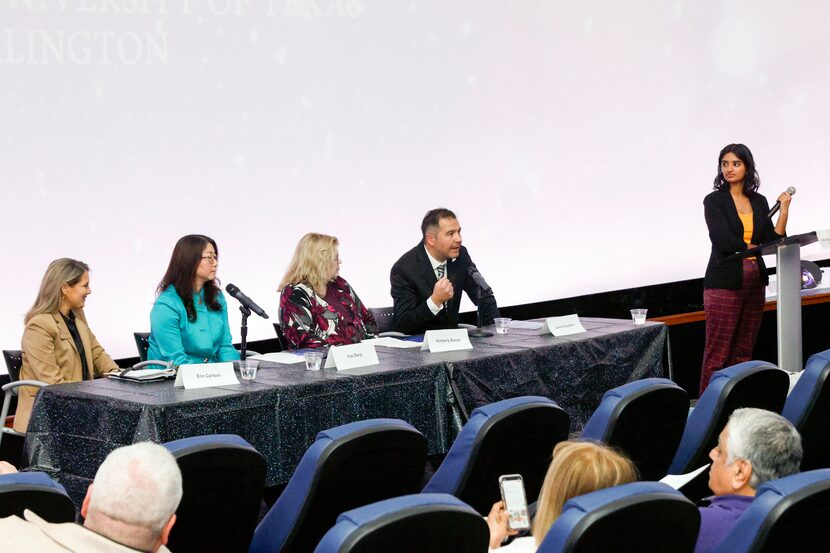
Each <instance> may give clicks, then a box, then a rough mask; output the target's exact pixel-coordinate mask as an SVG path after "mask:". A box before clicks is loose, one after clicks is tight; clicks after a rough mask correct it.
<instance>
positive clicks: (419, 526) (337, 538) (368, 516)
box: [314, 494, 490, 553]
mask: <svg viewBox="0 0 830 553" xmlns="http://www.w3.org/2000/svg"><path fill="white" fill-rule="evenodd" d="M489 539H490V532H489V530H488V528H487V523H486V522H485V521H484V519H483V518H482V517H481V515H479V514H478V512H477V511H475V510H474V509H473V508H472V507H470V506H469V505H467V504H465V503H464V502H463V501H461V500H460V499H458V498H456V497H453V496H451V495H447V494H416V495H406V496H403V497H396V498H394V499H387V500H385V501H379V502H377V503H372V504H370V505H366V506H364V507H359V508H357V509H353V510H351V511H348V512H345V513H343V514H341V515H340V516H339V517H337V523H336V524H335V525H334V526H333V527H332V528H331V530H329V531H328V532H327V533H326V535H325V536H323V539H322V540H320V543H319V545H318V546H317V549H315V550H314V553H375V552H377V551H392V552H394V553H423V552H426V551H428V552H429V553H484V552H486V551H487V545H488V542H489Z"/></svg>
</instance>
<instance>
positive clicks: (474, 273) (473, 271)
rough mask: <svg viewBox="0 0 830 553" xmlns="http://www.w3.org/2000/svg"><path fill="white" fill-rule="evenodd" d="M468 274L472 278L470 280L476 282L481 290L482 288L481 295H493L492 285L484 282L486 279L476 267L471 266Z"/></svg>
mask: <svg viewBox="0 0 830 553" xmlns="http://www.w3.org/2000/svg"><path fill="white" fill-rule="evenodd" d="M467 274H468V275H469V276H470V278H472V279H473V280H474V281H475V282H476V284H478V286H479V288H481V293H482V294H492V293H493V289H492V288H490V285H489V284H487V281H486V280H484V277H483V276H481V273H479V272H478V269H477V268H476V266H475V265H471V266H470V267H469V268H468V269H467Z"/></svg>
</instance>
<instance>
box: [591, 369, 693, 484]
mask: <svg viewBox="0 0 830 553" xmlns="http://www.w3.org/2000/svg"><path fill="white" fill-rule="evenodd" d="M688 415H689V394H687V393H686V390H684V389H683V388H681V387H680V386H678V385H677V384H675V383H674V382H672V381H671V380H668V379H665V378H644V379H642V380H637V381H634V382H629V383H628V384H624V385H622V386H618V387H617V388H614V389H612V390H609V391H607V392H606V393H605V395H604V396H603V398H602V402H601V403H600V405H599V407H597V409H596V411H594V414H593V415H591V418H590V419H589V420H588V423H587V424H586V425H585V428H584V429H583V430H582V437H583V438H587V439H590V440H596V441H600V442H603V443H606V444H608V445H610V446H613V447H616V448H618V449H620V450H621V451H623V452H624V453H625V454H626V455H627V456H628V458H629V459H631V460H632V461H633V462H634V464H635V465H636V467H637V471H638V472H639V474H640V480H659V479H661V478H663V477H664V476H665V475H666V473H667V471H668V469H669V463H671V461H672V458H673V457H674V454H675V453H676V452H677V446H678V444H679V443H680V437H681V436H682V435H683V429H684V428H685V426H686V417H687V416H688Z"/></svg>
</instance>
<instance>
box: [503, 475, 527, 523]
mask: <svg viewBox="0 0 830 553" xmlns="http://www.w3.org/2000/svg"><path fill="white" fill-rule="evenodd" d="M499 489H500V490H501V500H502V501H503V502H504V510H505V511H507V517H508V518H507V525H508V526H509V527H510V528H511V529H513V530H529V529H530V517H529V516H528V513H527V497H526V496H525V483H524V480H522V475H521V474H503V475H501V476H499Z"/></svg>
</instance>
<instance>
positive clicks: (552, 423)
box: [423, 396, 570, 515]
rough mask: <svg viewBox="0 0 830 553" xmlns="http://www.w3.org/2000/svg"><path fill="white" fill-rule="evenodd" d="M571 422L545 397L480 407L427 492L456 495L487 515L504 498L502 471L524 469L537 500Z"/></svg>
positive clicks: (527, 489)
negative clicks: (500, 482) (557, 446)
mask: <svg viewBox="0 0 830 553" xmlns="http://www.w3.org/2000/svg"><path fill="white" fill-rule="evenodd" d="M569 427H570V417H569V416H568V414H567V413H566V412H565V411H564V410H563V409H562V408H561V407H559V406H558V405H556V403H555V402H553V401H552V400H550V399H548V398H546V397H539V396H525V397H519V398H513V399H505V400H502V401H498V402H496V403H492V404H490V405H486V406H484V407H479V408H478V409H476V410H475V411H473V412H472V414H471V415H470V420H469V421H467V424H465V425H464V428H462V429H461V432H460V433H459V434H458V437H457V438H456V439H455V442H453V444H452V447H451V448H450V450H449V452H448V453H447V456H446V457H445V458H444V462H443V463H441V466H440V467H439V468H438V470H437V471H436V472H435V475H433V477H432V479H430V481H429V482H428V483H427V485H426V486H425V487H424V490H423V491H424V493H447V494H451V495H454V496H455V497H457V498H459V499H460V500H461V501H463V502H465V503H467V504H468V505H470V506H471V507H472V508H473V509H475V510H476V511H478V512H479V513H480V514H482V515H485V514H487V513H488V512H490V508H491V507H492V505H493V503H495V502H496V501H498V500H499V499H500V498H501V497H500V494H499V485H498V482H499V476H501V475H502V474H521V475H522V478H523V479H524V485H525V493H526V494H527V500H528V502H529V503H532V502H534V501H536V499H537V498H538V496H539V491H540V490H541V489H542V482H543V481H544V479H545V474H546V473H547V469H548V465H550V460H551V455H552V454H553V448H554V446H555V445H556V444H558V443H559V442H561V441H563V440H567V439H568V431H569Z"/></svg>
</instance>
